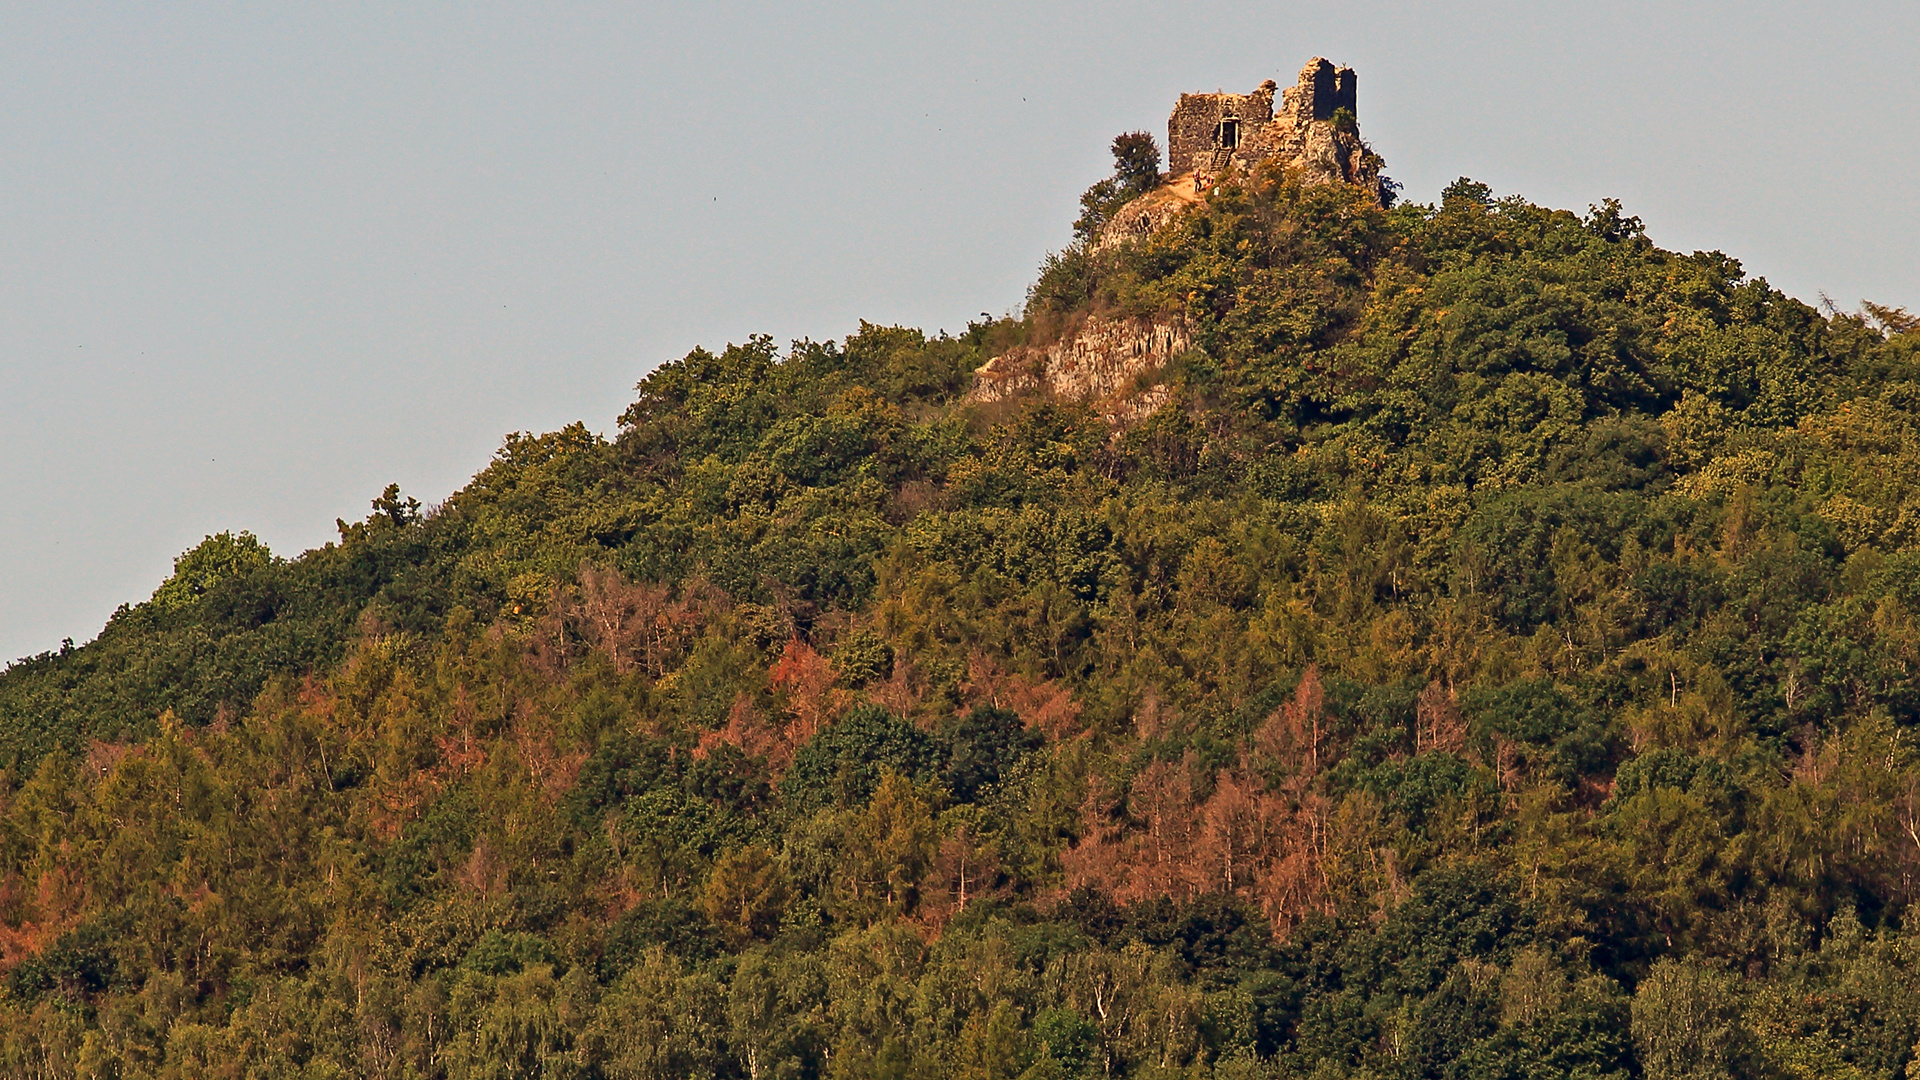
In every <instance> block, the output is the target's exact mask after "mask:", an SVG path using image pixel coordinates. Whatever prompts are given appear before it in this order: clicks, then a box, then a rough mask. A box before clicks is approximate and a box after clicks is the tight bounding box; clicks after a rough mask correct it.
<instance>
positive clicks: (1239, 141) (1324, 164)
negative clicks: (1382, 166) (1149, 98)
mask: <svg viewBox="0 0 1920 1080" xmlns="http://www.w3.org/2000/svg"><path fill="white" fill-rule="evenodd" d="M1276 93H1277V94H1278V95H1279V99H1280V100H1279V103H1278V106H1277V107H1276V104H1275V101H1274V97H1275V94H1276ZM1342 109H1345V110H1346V116H1345V117H1343V118H1341V121H1342V122H1341V124H1334V121H1335V119H1336V116H1337V114H1338V113H1339V112H1340V110H1342ZM1359 112H1360V110H1359V94H1358V85H1357V82H1356V77H1355V75H1354V73H1353V69H1352V68H1346V67H1343V68H1336V67H1334V66H1333V65H1332V64H1331V63H1329V62H1327V61H1326V60H1323V59H1321V58H1320V57H1317V56H1316V57H1314V58H1313V59H1312V60H1311V61H1309V62H1308V63H1307V66H1306V67H1305V68H1304V69H1302V70H1301V72H1300V79H1299V81H1298V82H1297V83H1296V84H1295V85H1294V86H1292V87H1289V88H1288V89H1286V90H1279V88H1278V85H1277V84H1276V83H1274V81H1273V80H1272V79H1268V80H1267V81H1266V82H1263V83H1261V84H1260V86H1259V88H1258V89H1256V90H1254V91H1253V92H1252V93H1251V94H1181V95H1180V101H1179V103H1178V104H1176V105H1175V106H1174V107H1173V115H1172V116H1171V117H1169V118H1168V119H1167V169H1168V171H1169V172H1171V173H1172V174H1173V175H1174V176H1176V177H1177V176H1181V175H1190V174H1194V173H1199V174H1202V175H1206V176H1214V177H1218V176H1222V175H1224V174H1226V173H1227V172H1229V171H1231V170H1233V169H1235V168H1236V167H1237V168H1239V169H1241V170H1245V169H1249V168H1251V167H1252V166H1253V165H1255V164H1257V163H1259V162H1261V161H1265V160H1266V159H1268V158H1279V159H1282V160H1283V161H1293V160H1295V159H1302V160H1300V163H1301V164H1309V163H1310V162H1309V161H1307V160H1304V159H1308V158H1312V159H1316V160H1314V161H1312V162H1311V164H1315V165H1318V166H1319V167H1318V168H1312V169H1309V177H1308V178H1309V179H1310V180H1322V181H1325V180H1334V179H1339V180H1344V181H1346V182H1348V183H1361V182H1364V181H1365V179H1366V177H1364V176H1363V175H1362V174H1363V173H1364V171H1365V170H1364V168H1363V167H1362V163H1360V162H1359V161H1356V160H1350V159H1352V158H1354V157H1355V156H1356V155H1354V154H1351V153H1335V154H1333V155H1331V158H1330V159H1327V160H1319V159H1322V158H1324V157H1325V155H1321V154H1312V153H1309V151H1310V150H1319V149H1325V150H1345V149H1351V150H1358V149H1359V146H1358V143H1359V137H1358V134H1357V129H1356V130H1355V131H1354V132H1352V134H1353V139H1352V142H1353V143H1354V144H1355V145H1354V146H1352V147H1351V148H1348V147H1336V146H1335V145H1334V144H1335V143H1337V142H1340V141H1341V140H1337V139H1332V138H1326V139H1316V138H1314V137H1313V136H1314V134H1315V125H1320V126H1321V127H1322V128H1327V129H1328V130H1327V131H1326V134H1328V135H1335V134H1340V133H1344V132H1345V125H1347V124H1349V123H1353V122H1357V119H1358V116H1359ZM1314 144H1322V145H1320V146H1316V145H1314Z"/></svg>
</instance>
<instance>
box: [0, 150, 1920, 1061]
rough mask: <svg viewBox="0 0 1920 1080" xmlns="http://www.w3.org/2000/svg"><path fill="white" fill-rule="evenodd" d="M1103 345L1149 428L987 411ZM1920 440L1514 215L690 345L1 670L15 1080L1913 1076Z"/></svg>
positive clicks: (1136, 256) (1263, 247) (1326, 234)
mask: <svg viewBox="0 0 1920 1080" xmlns="http://www.w3.org/2000/svg"><path fill="white" fill-rule="evenodd" d="M1122 179H1124V178H1116V180H1115V181H1114V182H1111V183H1109V185H1108V187H1107V188H1105V189H1100V190H1099V191H1096V192H1095V193H1094V196H1095V198H1094V199H1093V201H1091V202H1089V204H1088V205H1089V206H1093V205H1094V204H1095V203H1097V202H1099V200H1100V199H1105V198H1108V197H1110V196H1111V195H1112V193H1113V191H1114V190H1117V187H1116V186H1115V185H1117V184H1119V183H1120V182H1121V180H1122ZM1094 315H1131V316H1141V317H1148V318H1162V319H1165V318H1181V319H1184V320H1186V321H1187V323H1188V324H1189V325H1190V326H1191V327H1192V330H1193V336H1194V341H1195V343H1196V347H1195V348H1194V349H1192V350H1191V351H1190V352H1188V353H1186V354H1185V355H1183V356H1181V357H1179V358H1178V359H1177V361H1176V362H1175V363H1174V364H1172V365H1171V366H1170V367H1168V368H1167V369H1166V370H1164V371H1162V372H1159V373H1158V374H1157V375H1156V376H1155V377H1156V378H1158V379H1159V380H1161V381H1162V382H1163V383H1164V385H1165V386H1166V387H1168V389H1169V390H1170V398H1169V401H1168V404H1167V405H1166V406H1164V407H1162V408H1161V409H1159V410H1158V411H1157V412H1154V413H1153V414H1152V415H1151V416H1149V417H1147V418H1145V419H1144V420H1141V421H1139V422H1137V423H1133V424H1131V425H1128V426H1122V427H1114V426H1112V425H1111V424H1110V423H1109V422H1108V421H1107V420H1104V419H1102V418H1101V417H1100V416H1098V415H1096V413H1095V412H1094V411H1093V410H1091V409H1089V408H1087V407H1086V406H1084V405H1077V404H1074V403H1072V402H1066V401H1058V400H1047V399H1044V398H1033V399H1030V400H1023V401H1018V402H1013V403H1000V404H997V405H994V406H991V407H979V406H973V405H969V404H967V403H966V402H964V401H963V400H962V396H963V395H964V393H965V392H966V390H967V388H968V387H969V385H970V383H971V378H972V372H973V370H974V369H975V368H977V367H979V366H980V365H981V364H983V363H984V362H985V361H986V360H987V359H988V358H990V357H992V356H994V355H996V354H997V353H999V352H1002V351H1004V350H1006V349H1007V348H1009V347H1011V346H1014V345H1016V344H1021V343H1027V342H1044V341H1046V340H1050V339H1051V338H1052V337H1055V336H1057V335H1059V334H1062V333H1065V332H1068V331H1069V330H1070V329H1071V328H1072V327H1073V326H1075V325H1076V324H1078V323H1079V322H1080V321H1083V320H1085V319H1087V318H1088V317H1090V316H1094ZM1916 409H1920V332H1917V331H1916V328H1915V325H1914V321H1913V320H1912V319H1911V318H1910V317H1908V316H1907V315H1906V314H1905V313H1904V312H1903V311H1900V310H1898V309H1891V308H1880V307H1872V306H1869V307H1868V309H1867V313H1866V314H1864V315H1853V314H1846V313H1841V312H1838V311H1834V310H1827V311H1824V312H1823V311H1821V310H1816V309H1814V308H1812V307H1809V306H1807V305H1806V304H1803V303H1800V302H1798V301H1796V300H1794V299H1791V298H1789V297H1786V296H1784V295H1782V294H1780V293H1779V292H1777V291H1775V290H1774V289H1772V288H1771V287H1769V286H1768V285H1767V283H1766V282H1765V281H1763V280H1754V279H1749V278H1748V277H1746V276H1745V274H1744V273H1743V271H1742V269H1741V267H1740V264H1739V263H1738V262H1737V261H1735V260H1734V259H1731V258H1729V257H1727V256H1725V255H1722V254H1719V253H1713V252H1700V253H1695V254H1691V255H1683V254H1678V253H1675V252H1670V251H1665V250H1662V249H1660V248H1658V247H1656V246H1654V245H1653V244H1652V243H1651V242H1650V241H1649V239H1648V237H1647V235H1646V233H1645V231H1644V230H1643V227H1642V224H1641V222H1640V221H1639V220H1637V219H1635V218H1633V217H1630V216H1627V215H1626V213H1625V212H1624V211H1623V210H1622V209H1621V208H1620V207H1619V206H1618V205H1616V204H1613V203H1608V204H1606V205H1603V206H1600V207H1597V208H1594V209H1592V210H1591V211H1590V212H1589V213H1587V214H1585V215H1579V214H1574V213H1569V212H1566V211H1562V210H1551V209H1546V208H1542V207H1539V206H1534V205H1531V204H1529V203H1527V202H1525V201H1524V200H1522V199H1520V198H1518V197H1495V195H1494V193H1493V192H1491V191H1490V190H1489V189H1488V188H1486V187H1485V186H1484V185H1480V184H1476V183H1473V182H1471V181H1466V180H1462V181H1460V182H1457V183H1455V184H1453V185H1452V186H1450V187H1449V188H1448V189H1447V190H1446V192H1445V194H1444V196H1443V197H1442V199H1441V201H1440V203H1439V204H1438V205H1437V206H1426V205H1417V204H1403V205H1398V206H1395V207H1393V208H1391V209H1383V208H1382V207H1381V206H1380V205H1379V204H1378V202H1377V201H1376V200H1375V199H1374V198H1372V196H1371V195H1370V194H1369V193H1365V192H1361V191H1357V190H1353V189H1347V188H1343V187H1339V186H1333V187H1311V188H1303V187H1302V186H1300V185H1299V183H1298V182H1297V180H1293V179H1289V178H1288V177H1286V176H1275V175H1268V176H1262V177H1258V178H1254V179H1249V180H1242V181H1239V182H1232V183H1227V184H1225V185H1223V186H1222V187H1221V188H1220V189H1218V190H1217V191H1216V192H1215V193H1214V194H1213V197H1212V198H1211V200H1210V201H1208V202H1207V203H1206V204H1205V205H1204V206H1203V207H1201V208H1200V209H1198V210H1196V211H1194V212H1192V213H1190V214H1188V215H1186V216H1185V217H1184V218H1182V219H1180V220H1179V221H1178V222H1177V223H1176V225H1175V226H1173V227H1171V228H1169V229H1166V230H1163V231H1162V232H1160V233H1159V234H1157V235H1155V236H1153V237H1151V238H1149V239H1146V240H1143V241H1140V242H1138V243H1132V244H1128V245H1122V246H1120V247H1117V248H1114V249H1110V250H1100V251H1095V250H1094V248H1093V247H1092V246H1091V245H1090V244H1088V243H1085V242H1081V243H1076V244H1075V245H1074V246H1072V247H1070V248H1068V249H1067V250H1066V251H1064V252H1062V253H1060V254H1059V255H1057V256H1054V257H1052V258H1050V259H1049V260H1048V262H1047V264H1046V266H1045V267H1043V269H1042V273H1041V275H1040V278H1039V280H1038V281H1037V282H1036V284H1035V285H1034V287H1033V290H1032V292H1031V295H1030V298H1029V302H1028V304H1027V307H1026V310H1025V311H1024V312H1023V314H1022V316H1021V317H1020V318H1019V319H1002V320H996V321H991V322H981V323H977V324H974V325H971V326H969V327H968V328H967V330H966V332H965V333H964V334H962V335H959V336H944V335H943V336H940V337H937V338H928V337H926V336H925V335H923V334H921V333H919V332H917V331H914V330H909V329H902V328H893V327H881V326H872V325H862V327H861V328H860V330H859V332H858V333H856V334H853V335H852V336H850V337H848V338H847V339H846V340H845V341H841V342H812V341H800V342H795V343H793V344H792V345H791V346H790V347H788V348H785V349H781V348H778V347H776V345H775V344H774V343H773V342H772V341H770V340H768V339H765V338H755V339H753V340H750V341H748V342H746V343H744V344H737V345H731V346H729V347H727V348H726V349H725V350H723V351H721V352H718V353H715V352H710V351H707V350H704V349H696V350H694V351H693V352H692V353H691V354H689V355H688V356H686V357H685V358H684V359H682V360H679V361H677V362H674V363H670V364H667V365H665V366H663V367H661V368H660V369H659V370H657V371H655V372H653V373H652V374H651V375H649V376H648V377H647V378H646V379H645V380H644V381H643V382H642V383H641V384H640V385H639V388H638V396H637V398H636V399H635V400H634V401H633V403H632V404H631V405H630V406H629V407H628V408H627V409H626V411H625V412H624V413H623V414H622V415H621V417H620V425H619V429H618V433H617V435H616V436H614V437H613V438H611V439H603V438H601V437H599V436H596V435H595V434H593V433H592V432H590V431H588V430H587V429H586V428H585V427H584V426H580V425H575V426H572V427H568V428H566V429H564V430H561V431H557V432H553V433H550V434H545V435H537V436H536V435H515V436H511V437H509V438H508V439H507V441H506V443H505V445H504V446H503V447H502V448H501V450H500V451H499V453H498V454H497V455H496V456H495V458H494V460H493V461H492V462H491V463H490V464H488V465H487V467H486V468H485V469H484V470H483V471H481V472H480V473H479V475H477V476H476V477H475V478H474V480H473V482H472V483H471V484H470V485H469V486H467V487H466V488H464V489H462V490H461V491H459V492H457V493H455V494H454V495H453V496H452V497H450V498H449V499H448V500H447V501H446V502H445V503H443V504H440V505H437V506H434V507H431V508H423V507H422V506H421V505H420V504H419V503H418V502H417V501H414V500H412V499H409V498H407V497H405V496H404V495H403V494H402V493H401V492H400V491H399V490H398V489H397V488H389V489H388V490H387V491H386V492H385V493H383V494H382V495H381V496H380V498H379V499H377V500H375V502H374V505H373V511H372V513H371V514H370V515H369V516H368V517H367V518H366V519H365V520H364V521H360V522H353V523H348V522H342V523H340V526H339V534H340V536H339V540H338V542H336V543H332V544H329V545H327V546H326V547H323V548H321V549H318V550H315V551H311V552H307V553H306V554H304V555H301V556H300V557H298V558H294V559H284V558H280V557H276V556H274V555H273V554H271V553H270V552H268V551H267V550H266V549H265V548H264V547H263V546H262V545H260V544H259V543H258V541H257V540H255V539H254V538H253V537H251V536H249V535H247V534H244V533H243V534H239V535H237V536H236V535H232V534H226V533H223V534H220V535H219V536H215V537H210V538H209V539H208V540H207V541H206V542H205V543H204V544H202V545H200V546H199V547H196V548H195V549H194V550H192V551H190V552H188V553H186V554H184V555H182V556H181V558H180V560H179V561H178V563H177V564H176V570H175V573H174V574H173V576H172V577H170V578H169V579H168V580H167V581H166V582H165V583H164V584H162V585H161V586H160V587H159V588H158V590H157V591H156V592H155V593H154V595H153V597H152V599H150V600H148V601H147V602H145V603H141V604H137V605H133V606H130V607H126V608H123V609H122V610H120V611H119V612H117V613H116V614H115V615H114V617H113V619H112V620H111V621H110V622H109V623H108V625H107V626H106V628H105V629H104V630H103V631H102V632H101V634H100V636H99V637H98V639H97V640H95V641H93V642H90V643H88V644H86V645H84V646H80V647H72V646H68V647H64V648H62V649H61V650H60V651H58V652H57V653H48V654H44V655H41V656H37V657H32V658H29V659H26V660H23V661H20V662H18V663H16V664H14V665H12V666H11V667H9V668H7V669H6V671H5V673H4V675H0V766H4V768H5V770H6V771H5V773H4V782H0V1063H4V1064H3V1066H0V1071H4V1073H5V1074H6V1075H9V1076H23V1077H24V1076H36V1077H37V1076H69V1075H85V1076H115V1077H205V1076H231V1077H283V1076H284V1077H336V1076H340V1077H344V1076H378V1077H396V1078H398V1077H447V1078H466V1077H531V1076H542V1077H609V1078H624V1077H702V1076H706V1077H744V1078H749V1080H764V1078H772V1077H780V1078H789V1077H791V1078H801V1077H832V1078H855V1077H909V1076H911V1077H941V1078H947V1077H952V1078H955V1080H960V1078H965V1080H987V1078H1007V1080H1011V1078H1015V1077H1021V1078H1026V1080H1041V1078H1061V1080H1064V1078H1091V1077H1102V1078H1104V1077H1123V1076H1124V1077H1174V1076H1181V1077H1196V1078H1197V1077H1206V1076H1219V1077H1267V1076H1272V1077H1327V1078H1332V1077H1382V1078H1384V1077H1448V1078H1456V1077H1457V1078H1467V1077H1472V1078H1483V1077H1484V1078H1494V1077H1499V1078H1505V1077H1546V1076H1556V1077H1558V1076H1584V1077H1629V1076H1645V1077H1650V1078H1666V1077H1681V1076H1686V1077H1710V1076H1781V1077H1789V1076H1791V1077H1803V1076H1804V1077H1812V1076H1821V1077H1886V1078H1896V1077H1902V1076H1905V1075H1908V1068H1909V1065H1910V1063H1911V1062H1913V1061H1914V1054H1915V1043H1916V1040H1920V928H1916V927H1914V926H1913V924H1912V919H1911V918H1910V915H1909V912H1910V908H1911V905H1912V903H1913V901H1914V898H1915V895H1916V890H1917V889H1920V876H1917V875H1920V829H1917V827H1920V771H1917V770H1916V761H1915V741H1914V734H1915V732H1916V730H1920V426H1917V425H1916V415H1917V413H1916Z"/></svg>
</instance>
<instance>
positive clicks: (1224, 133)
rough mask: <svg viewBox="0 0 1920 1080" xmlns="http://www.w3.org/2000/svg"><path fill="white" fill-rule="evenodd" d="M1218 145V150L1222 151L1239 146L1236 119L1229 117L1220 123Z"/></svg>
mask: <svg viewBox="0 0 1920 1080" xmlns="http://www.w3.org/2000/svg"><path fill="white" fill-rule="evenodd" d="M1219 143H1220V148H1221V149H1223V150H1232V149H1234V148H1236V147H1238V146H1239V145H1240V121H1239V120H1238V119H1236V118H1234V117H1231V116H1229V117H1227V118H1226V119H1224V120H1222V121H1220V134H1219Z"/></svg>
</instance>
